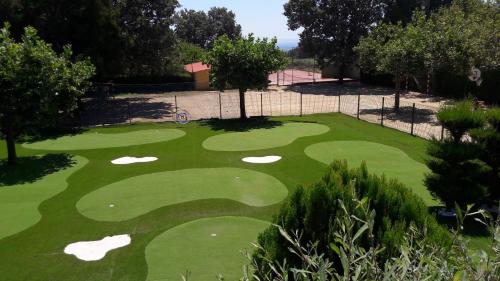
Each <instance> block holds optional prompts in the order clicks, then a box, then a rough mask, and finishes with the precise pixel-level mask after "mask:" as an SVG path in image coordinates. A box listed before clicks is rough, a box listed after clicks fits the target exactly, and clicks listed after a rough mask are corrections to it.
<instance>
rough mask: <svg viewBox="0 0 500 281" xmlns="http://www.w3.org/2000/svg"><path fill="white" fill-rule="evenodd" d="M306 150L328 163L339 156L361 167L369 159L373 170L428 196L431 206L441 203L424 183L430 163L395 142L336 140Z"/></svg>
mask: <svg viewBox="0 0 500 281" xmlns="http://www.w3.org/2000/svg"><path fill="white" fill-rule="evenodd" d="M305 153H306V155H307V156H309V157H311V158H312V159H315V160H318V161H320V162H323V163H325V164H329V163H332V162H333V161H334V160H335V159H345V160H347V163H348V164H349V166H350V167H359V166H360V165H361V163H362V162H363V161H365V162H366V164H367V166H368V168H369V170H370V172H372V173H376V174H380V175H381V174H384V175H386V176H387V177H388V178H398V179H399V181H400V182H402V183H403V184H405V185H406V186H407V187H409V188H411V189H412V190H413V192H415V193H416V194H418V195H419V196H420V197H421V198H422V199H424V202H425V203H426V204H427V205H428V206H437V205H439V202H438V201H436V200H435V199H434V198H433V197H432V195H431V194H430V192H429V191H428V190H427V188H426V187H425V186H424V182H423V181H424V178H425V177H424V175H425V173H428V172H429V169H428V168H427V166H425V165H424V164H422V163H420V162H417V161H415V160H413V159H411V158H410V157H409V156H408V155H407V154H406V153H404V152H403V151H401V150H400V149H398V148H395V147H393V146H387V145H383V144H379V143H374V142H367V141H332V142H322V143H317V144H313V145H311V146H308V147H307V148H306V149H305Z"/></svg>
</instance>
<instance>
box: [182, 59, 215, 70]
mask: <svg viewBox="0 0 500 281" xmlns="http://www.w3.org/2000/svg"><path fill="white" fill-rule="evenodd" d="M184 69H185V70H186V71H187V72H189V73H196V72H201V71H205V70H209V69H210V65H206V64H204V63H203V62H201V61H200V62H195V63H191V64H186V65H185V66H184Z"/></svg>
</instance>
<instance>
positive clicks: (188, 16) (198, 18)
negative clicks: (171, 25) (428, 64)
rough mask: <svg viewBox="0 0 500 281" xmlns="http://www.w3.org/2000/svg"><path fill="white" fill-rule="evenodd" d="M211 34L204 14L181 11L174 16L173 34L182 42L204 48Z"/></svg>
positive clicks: (186, 10)
mask: <svg viewBox="0 0 500 281" xmlns="http://www.w3.org/2000/svg"><path fill="white" fill-rule="evenodd" d="M211 33H212V30H211V26H210V24H209V21H208V16H207V14H206V13H205V12H203V11H195V10H188V9H183V10H181V11H179V12H178V13H177V14H176V16H175V34H176V36H177V37H178V38H179V39H181V40H182V41H184V42H188V43H191V44H195V45H198V46H200V47H201V48H206V47H207V45H208V42H209V40H210V38H211V36H210V34H211Z"/></svg>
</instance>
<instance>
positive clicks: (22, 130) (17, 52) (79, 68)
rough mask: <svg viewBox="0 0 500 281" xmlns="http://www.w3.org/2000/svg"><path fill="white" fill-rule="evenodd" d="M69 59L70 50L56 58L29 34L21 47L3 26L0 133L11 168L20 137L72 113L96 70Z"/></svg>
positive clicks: (0, 37) (0, 40)
mask: <svg viewBox="0 0 500 281" xmlns="http://www.w3.org/2000/svg"><path fill="white" fill-rule="evenodd" d="M71 57H72V51H71V48H70V47H69V46H66V47H63V52H62V53H61V54H58V53H57V52H55V51H54V50H53V49H52V46H51V45H49V44H47V43H46V42H45V41H43V40H42V39H40V37H39V36H38V35H37V32H36V30H35V29H34V28H31V27H28V28H26V29H25V31H24V34H23V35H22V37H21V40H20V42H16V41H15V40H14V39H13V38H12V36H11V34H10V32H9V26H8V25H7V26H5V27H3V28H2V29H1V30H0V130H1V133H2V135H3V136H4V138H5V140H6V142H7V148H8V161H9V163H10V164H15V163H16V158H17V157H16V147H15V142H16V140H17V139H18V138H19V137H20V136H22V135H30V134H34V133H37V131H38V130H39V129H41V128H44V127H48V126H51V125H53V124H56V123H57V122H58V121H59V120H60V119H61V118H64V117H67V116H69V115H71V114H72V112H73V111H74V110H75V108H76V105H77V99H78V96H80V95H82V94H83V93H84V92H85V90H86V87H87V86H88V83H87V80H88V79H89V78H90V77H91V76H92V75H93V74H94V71H95V69H94V66H93V65H92V64H91V63H90V62H89V61H88V60H82V61H77V62H72V61H71Z"/></svg>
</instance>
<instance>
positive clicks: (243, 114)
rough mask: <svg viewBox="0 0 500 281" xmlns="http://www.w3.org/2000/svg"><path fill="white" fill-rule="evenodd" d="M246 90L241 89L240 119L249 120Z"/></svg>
mask: <svg viewBox="0 0 500 281" xmlns="http://www.w3.org/2000/svg"><path fill="white" fill-rule="evenodd" d="M245 92H246V91H245V90H242V89H240V119H241V120H245V119H247V111H246V107H245Z"/></svg>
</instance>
